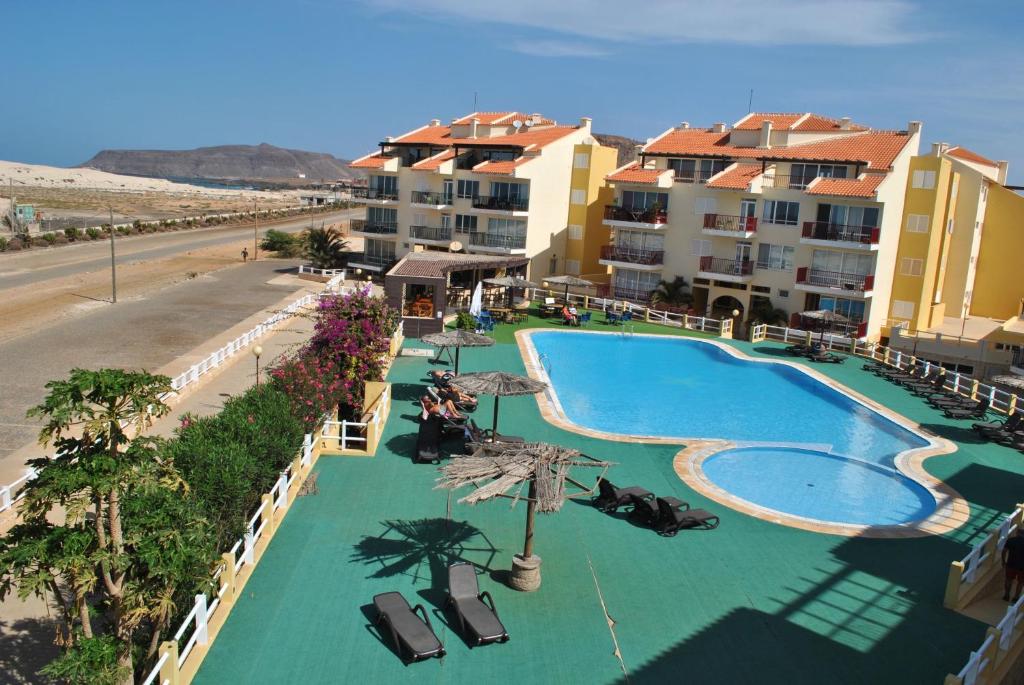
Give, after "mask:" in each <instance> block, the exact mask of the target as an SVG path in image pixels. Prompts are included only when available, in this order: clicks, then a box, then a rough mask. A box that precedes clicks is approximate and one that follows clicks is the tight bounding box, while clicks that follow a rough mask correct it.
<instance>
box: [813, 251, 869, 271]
mask: <svg viewBox="0 0 1024 685" xmlns="http://www.w3.org/2000/svg"><path fill="white" fill-rule="evenodd" d="M872 261H873V258H872V256H871V255H861V254H853V253H850V252H836V251H833V250H815V251H814V252H813V254H812V255H811V269H812V270H813V271H826V272H832V273H836V274H854V275H858V276H867V275H868V274H870V273H871V266H872Z"/></svg>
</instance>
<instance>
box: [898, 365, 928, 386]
mask: <svg viewBox="0 0 1024 685" xmlns="http://www.w3.org/2000/svg"><path fill="white" fill-rule="evenodd" d="M935 373H936V372H935V370H934V369H932V370H930V371H925V370H924V367H923V366H922V367H921V371H920V373H915V374H913V375H912V376H910V377H908V378H900V379H898V380H897V381H896V383H897V384H898V385H902V386H903V387H904V388H913V387H916V386H925V387H930V386H931V384H932V383H934V382H935Z"/></svg>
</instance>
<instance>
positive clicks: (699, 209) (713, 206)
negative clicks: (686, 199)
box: [693, 197, 718, 216]
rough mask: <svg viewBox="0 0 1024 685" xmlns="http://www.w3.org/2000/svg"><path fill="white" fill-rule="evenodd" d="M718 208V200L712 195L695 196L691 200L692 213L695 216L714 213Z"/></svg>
mask: <svg viewBox="0 0 1024 685" xmlns="http://www.w3.org/2000/svg"><path fill="white" fill-rule="evenodd" d="M717 210H718V200H716V199H715V198H713V197H697V198H694V200H693V213H694V214H696V215H697V216H703V215H704V214H714V213H715V212H716V211H717Z"/></svg>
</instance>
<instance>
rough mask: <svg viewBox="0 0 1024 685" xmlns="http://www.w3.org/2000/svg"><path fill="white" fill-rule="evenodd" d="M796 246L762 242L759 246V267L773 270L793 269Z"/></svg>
mask: <svg viewBox="0 0 1024 685" xmlns="http://www.w3.org/2000/svg"><path fill="white" fill-rule="evenodd" d="M795 252H796V248H793V247H790V246H788V245H771V244H769V243H761V244H760V245H758V246H757V268H758V269H771V270H773V271H792V270H793V255H794V253H795Z"/></svg>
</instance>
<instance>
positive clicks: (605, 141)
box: [594, 133, 643, 166]
mask: <svg viewBox="0 0 1024 685" xmlns="http://www.w3.org/2000/svg"><path fill="white" fill-rule="evenodd" d="M594 138H595V139H597V142H599V143H601V145H605V146H607V147H613V148H615V149H616V150H618V151H619V166H622V165H623V164H625V163H626V162H632V161H634V160H635V159H636V146H637V145H640V144H642V143H643V141H640V140H633V139H632V138H626V137H625V136H613V135H611V134H610V133H595V134H594Z"/></svg>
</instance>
